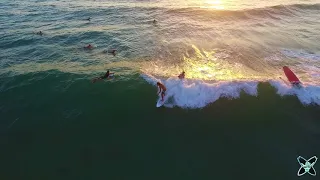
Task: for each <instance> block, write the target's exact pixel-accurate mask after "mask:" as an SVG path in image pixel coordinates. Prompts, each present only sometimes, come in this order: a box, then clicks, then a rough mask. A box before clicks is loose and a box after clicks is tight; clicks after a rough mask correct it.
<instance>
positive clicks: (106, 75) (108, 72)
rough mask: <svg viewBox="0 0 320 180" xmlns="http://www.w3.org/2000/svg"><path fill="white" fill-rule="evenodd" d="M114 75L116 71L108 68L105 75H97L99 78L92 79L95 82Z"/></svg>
mask: <svg viewBox="0 0 320 180" xmlns="http://www.w3.org/2000/svg"><path fill="white" fill-rule="evenodd" d="M113 75H114V73H110V71H109V70H108V71H107V72H106V74H105V75H104V76H101V77H97V78H94V79H92V83H95V82H97V81H98V80H103V79H107V78H108V77H111V76H113Z"/></svg>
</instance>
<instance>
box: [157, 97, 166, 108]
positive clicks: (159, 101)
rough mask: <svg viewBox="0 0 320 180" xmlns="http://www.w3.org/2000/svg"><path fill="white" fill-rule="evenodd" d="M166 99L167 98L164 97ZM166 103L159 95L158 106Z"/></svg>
mask: <svg viewBox="0 0 320 180" xmlns="http://www.w3.org/2000/svg"><path fill="white" fill-rule="evenodd" d="M164 100H165V99H164ZM163 104H164V101H162V98H161V97H159V99H158V101H157V105H156V107H161V106H162V105H163Z"/></svg>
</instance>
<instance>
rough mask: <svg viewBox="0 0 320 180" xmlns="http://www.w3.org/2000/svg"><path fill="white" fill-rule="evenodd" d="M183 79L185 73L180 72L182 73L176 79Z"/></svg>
mask: <svg viewBox="0 0 320 180" xmlns="http://www.w3.org/2000/svg"><path fill="white" fill-rule="evenodd" d="M184 77H185V72H184V71H182V73H181V74H180V75H179V76H178V78H179V79H184Z"/></svg>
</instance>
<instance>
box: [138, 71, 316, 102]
mask: <svg viewBox="0 0 320 180" xmlns="http://www.w3.org/2000/svg"><path fill="white" fill-rule="evenodd" d="M142 77H143V78H144V79H145V80H146V81H147V82H149V83H150V84H152V85H154V86H155V85H156V83H157V82H158V81H159V82H161V83H163V84H164V85H165V86H166V87H167V92H166V98H165V99H166V102H165V104H164V106H165V107H174V106H179V107H182V108H203V107H205V106H206V105H208V104H210V103H213V102H215V101H216V100H218V99H219V98H222V97H225V98H229V99H235V98H240V92H241V91H244V92H245V93H247V94H248V95H252V96H257V95H258V89H257V88H258V82H257V81H251V82H250V81H245V82H214V81H213V82H206V81H202V80H190V79H185V80H180V79H178V78H177V77H172V78H168V79H160V78H156V77H154V76H152V75H142ZM269 83H270V84H271V85H272V86H273V87H274V88H276V90H277V94H279V95H280V96H285V95H294V96H297V97H298V99H299V100H300V101H301V103H302V104H304V105H310V104H317V105H320V87H319V86H316V85H312V84H304V85H303V87H302V88H300V89H299V88H294V87H292V86H291V85H290V84H288V83H287V84H286V83H285V82H283V81H281V80H280V81H275V80H274V81H269ZM156 100H157V99H156ZM156 100H155V101H156Z"/></svg>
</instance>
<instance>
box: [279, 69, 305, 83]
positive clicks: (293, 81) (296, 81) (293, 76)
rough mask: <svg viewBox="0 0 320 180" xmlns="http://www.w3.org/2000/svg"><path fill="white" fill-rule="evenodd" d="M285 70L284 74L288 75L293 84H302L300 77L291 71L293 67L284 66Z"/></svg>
mask: <svg viewBox="0 0 320 180" xmlns="http://www.w3.org/2000/svg"><path fill="white" fill-rule="evenodd" d="M283 72H284V74H285V75H286V76H287V78H288V81H289V82H290V83H291V84H300V83H301V82H300V80H299V79H298V77H297V76H296V75H295V74H294V73H293V72H292V71H291V69H290V68H289V67H287V66H283Z"/></svg>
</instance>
